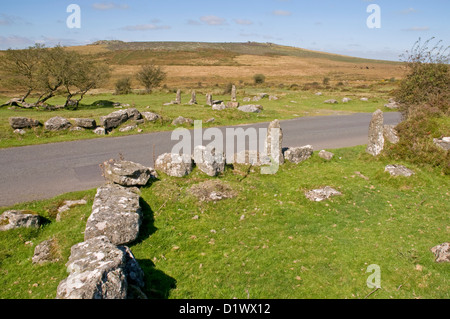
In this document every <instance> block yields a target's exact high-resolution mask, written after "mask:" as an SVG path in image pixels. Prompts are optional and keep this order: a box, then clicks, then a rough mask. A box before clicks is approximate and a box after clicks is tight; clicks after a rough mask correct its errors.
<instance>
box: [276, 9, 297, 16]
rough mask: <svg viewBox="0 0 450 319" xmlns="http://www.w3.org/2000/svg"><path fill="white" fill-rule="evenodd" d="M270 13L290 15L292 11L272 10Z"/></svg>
mask: <svg viewBox="0 0 450 319" xmlns="http://www.w3.org/2000/svg"><path fill="white" fill-rule="evenodd" d="M272 14H273V15H276V16H290V15H292V12H290V11H286V10H275V11H272Z"/></svg>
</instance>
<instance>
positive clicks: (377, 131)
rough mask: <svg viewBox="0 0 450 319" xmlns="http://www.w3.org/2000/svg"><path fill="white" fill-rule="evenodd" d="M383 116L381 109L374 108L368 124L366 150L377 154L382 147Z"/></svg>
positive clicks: (374, 154)
mask: <svg viewBox="0 0 450 319" xmlns="http://www.w3.org/2000/svg"><path fill="white" fill-rule="evenodd" d="M383 122H384V117H383V112H382V111H381V110H376V111H375V112H374V113H373V115H372V120H371V121H370V126H369V141H368V144H367V148H366V152H367V153H369V154H371V155H373V156H377V155H378V154H380V153H381V151H382V150H383V148H384V127H383Z"/></svg>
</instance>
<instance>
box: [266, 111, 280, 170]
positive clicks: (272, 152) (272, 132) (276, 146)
mask: <svg viewBox="0 0 450 319" xmlns="http://www.w3.org/2000/svg"><path fill="white" fill-rule="evenodd" d="M264 151H265V154H266V155H267V156H268V157H269V158H272V159H273V160H274V162H275V163H278V164H283V163H284V156H283V130H282V129H281V125H280V121H278V120H273V121H272V122H270V124H269V127H268V128H267V137H266V141H265V144H264Z"/></svg>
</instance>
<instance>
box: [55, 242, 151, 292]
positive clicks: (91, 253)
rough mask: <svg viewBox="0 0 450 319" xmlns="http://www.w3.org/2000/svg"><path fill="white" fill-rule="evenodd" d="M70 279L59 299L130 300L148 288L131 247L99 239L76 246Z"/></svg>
mask: <svg viewBox="0 0 450 319" xmlns="http://www.w3.org/2000/svg"><path fill="white" fill-rule="evenodd" d="M66 266H67V271H68V272H69V276H68V277H67V278H66V279H64V280H62V281H61V282H60V283H59V285H58V288H57V293H56V299H126V298H132V297H135V296H132V295H130V292H132V291H136V289H132V288H133V287H137V289H138V290H140V288H141V287H143V286H144V281H143V272H142V270H141V268H140V267H139V264H138V263H137V261H136V259H135V258H134V256H133V254H132V253H131V251H130V250H129V248H128V247H120V246H119V247H117V246H116V245H114V244H113V243H111V242H110V241H109V240H108V238H107V237H105V236H99V237H95V238H91V239H89V240H87V241H85V242H82V243H79V244H77V245H74V246H72V248H71V254H70V257H69V261H68V262H67V263H66Z"/></svg>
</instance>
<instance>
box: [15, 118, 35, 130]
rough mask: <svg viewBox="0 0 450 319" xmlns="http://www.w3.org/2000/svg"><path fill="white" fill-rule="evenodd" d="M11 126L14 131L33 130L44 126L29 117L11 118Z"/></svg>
mask: <svg viewBox="0 0 450 319" xmlns="http://www.w3.org/2000/svg"><path fill="white" fill-rule="evenodd" d="M9 125H11V127H12V128H13V129H23V128H32V127H38V126H40V125H42V124H41V123H40V122H39V121H38V120H33V119H30V118H27V117H10V118H9Z"/></svg>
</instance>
